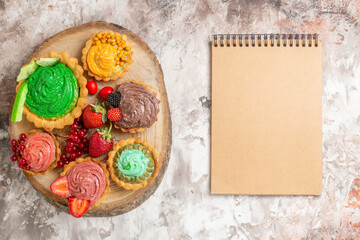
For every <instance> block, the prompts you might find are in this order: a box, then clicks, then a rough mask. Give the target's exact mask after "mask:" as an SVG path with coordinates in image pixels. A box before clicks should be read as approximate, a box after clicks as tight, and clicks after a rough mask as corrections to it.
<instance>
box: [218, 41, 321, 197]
mask: <svg viewBox="0 0 360 240" xmlns="http://www.w3.org/2000/svg"><path fill="white" fill-rule="evenodd" d="M321 67H322V66H321V42H320V41H318V37H317V35H272V34H271V35H253V34H250V35H216V36H214V40H213V42H212V111H211V193H213V194H244V195H319V194H321V182H322V176H321V161H322V139H321V137H322V118H321V111H322V110H321V106H322V104H321V95H322V69H321Z"/></svg>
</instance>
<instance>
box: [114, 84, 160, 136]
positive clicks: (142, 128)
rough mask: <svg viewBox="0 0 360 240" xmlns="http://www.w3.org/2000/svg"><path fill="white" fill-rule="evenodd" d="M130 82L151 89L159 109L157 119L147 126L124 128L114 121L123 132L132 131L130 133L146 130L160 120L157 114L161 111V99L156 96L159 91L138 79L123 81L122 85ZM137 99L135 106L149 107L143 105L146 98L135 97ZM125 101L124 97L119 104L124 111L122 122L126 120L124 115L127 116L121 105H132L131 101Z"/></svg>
mask: <svg viewBox="0 0 360 240" xmlns="http://www.w3.org/2000/svg"><path fill="white" fill-rule="evenodd" d="M128 83H134V84H138V85H141V86H143V87H144V88H146V89H147V90H148V91H150V92H151V93H152V94H153V95H154V96H153V97H154V100H156V103H155V102H154V104H156V106H155V108H156V111H157V113H155V114H156V116H155V121H153V122H151V123H150V125H149V126H147V127H142V126H139V127H131V128H124V127H122V126H120V124H119V123H117V122H114V127H115V128H117V129H120V130H121V131H123V132H130V133H137V132H143V131H145V129H146V128H150V127H151V126H152V125H153V124H154V123H155V122H156V121H157V120H158V118H157V115H158V114H159V112H160V100H159V99H157V98H156V96H157V93H156V92H154V91H153V90H152V88H151V86H149V85H147V84H145V83H144V82H137V81H135V80H131V81H125V82H122V83H120V85H122V84H128ZM120 85H118V86H116V88H115V91H117V90H118V87H119V86H120ZM131 95H132V94H131ZM132 97H133V96H132ZM132 97H127V98H126V99H127V100H126V101H128V100H131V98H132ZM135 100H137V102H136V103H137V104H134V105H135V106H137V107H139V106H142V107H143V109H145V110H146V109H147V108H146V107H145V106H143V105H144V104H145V103H146V102H147V101H144V99H141V98H138V99H135ZM148 100H149V99H148ZM123 101H124V100H123V98H121V100H120V104H119V108H120V110H121V111H122V115H123V119H122V120H120V122H121V121H123V120H124V117H126V112H125V111H124V109H122V107H121V105H124V106H131V104H130V103H127V102H123ZM149 102H150V103H152V102H151V101H149ZM135 106H134V107H135ZM136 112H137V113H139V112H141V111H140V109H138V110H137V111H136ZM130 115H131V116H137V115H138V114H130V113H129V116H130ZM147 117H148V116H147Z"/></svg>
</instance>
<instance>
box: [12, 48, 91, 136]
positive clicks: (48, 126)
mask: <svg viewBox="0 0 360 240" xmlns="http://www.w3.org/2000/svg"><path fill="white" fill-rule="evenodd" d="M40 58H60V59H61V61H60V62H61V63H62V64H64V65H65V66H67V67H68V68H69V69H70V70H71V71H72V73H73V74H74V76H75V78H76V80H77V84H78V87H79V90H78V92H77V95H78V96H77V101H76V100H74V103H73V105H72V106H71V107H72V109H71V111H69V112H65V113H64V114H65V115H63V116H59V117H50V118H45V117H41V116H39V115H37V114H35V113H34V112H32V111H31V110H30V109H29V108H28V107H27V106H26V104H24V110H23V113H24V114H25V115H26V118H27V119H28V121H29V122H33V123H34V125H35V127H36V128H43V129H45V130H47V131H52V130H53V129H54V128H56V129H62V128H64V126H66V125H71V124H72V123H73V122H74V119H75V118H78V117H80V116H81V114H82V109H83V108H84V107H85V106H86V105H87V101H86V99H85V97H86V96H87V95H88V90H87V88H86V84H87V80H86V79H85V78H84V77H83V75H82V74H83V72H84V71H83V69H82V67H81V66H80V65H79V64H78V61H77V59H76V58H73V57H70V56H69V54H68V53H66V52H61V53H58V52H55V51H51V52H49V53H48V54H46V55H44V56H41V57H40ZM40 58H33V60H34V59H35V60H39V59H40ZM30 77H31V76H30ZM23 82H24V81H20V82H19V84H18V85H17V86H16V92H17V91H18V89H19V88H20V86H21V84H22V83H23ZM51 89H52V90H51ZM54 89H55V88H52V87H51V88H49V89H48V90H49V91H54ZM29 91H30V90H29Z"/></svg>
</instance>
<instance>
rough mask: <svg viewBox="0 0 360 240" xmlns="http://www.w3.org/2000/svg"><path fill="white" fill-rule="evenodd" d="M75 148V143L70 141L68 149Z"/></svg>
mask: <svg viewBox="0 0 360 240" xmlns="http://www.w3.org/2000/svg"><path fill="white" fill-rule="evenodd" d="M73 146H75V143H74V142H72V141H68V143H67V147H73Z"/></svg>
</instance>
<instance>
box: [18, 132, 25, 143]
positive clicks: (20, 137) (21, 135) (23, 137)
mask: <svg viewBox="0 0 360 240" xmlns="http://www.w3.org/2000/svg"><path fill="white" fill-rule="evenodd" d="M19 139H20V140H21V141H25V140H26V135H25V134H24V133H22V134H20V136H19Z"/></svg>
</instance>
